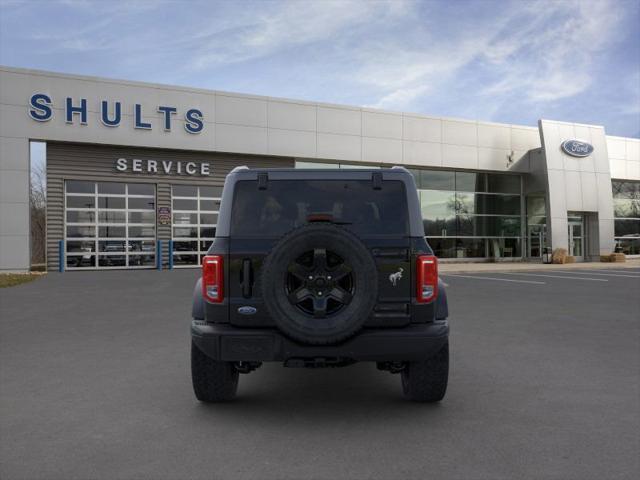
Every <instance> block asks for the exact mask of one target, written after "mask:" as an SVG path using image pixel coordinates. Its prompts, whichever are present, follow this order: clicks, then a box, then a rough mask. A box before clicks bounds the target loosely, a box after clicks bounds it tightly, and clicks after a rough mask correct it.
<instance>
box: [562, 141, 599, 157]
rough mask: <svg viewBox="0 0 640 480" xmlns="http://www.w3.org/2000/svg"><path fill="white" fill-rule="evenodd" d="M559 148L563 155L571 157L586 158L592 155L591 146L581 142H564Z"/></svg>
mask: <svg viewBox="0 0 640 480" xmlns="http://www.w3.org/2000/svg"><path fill="white" fill-rule="evenodd" d="M561 148H562V151H563V152H564V153H566V154H567V155H571V156H572V157H588V156H589V155H591V154H592V153H593V145H591V144H590V143H587V142H583V141H582V140H565V141H564V142H562V145H561Z"/></svg>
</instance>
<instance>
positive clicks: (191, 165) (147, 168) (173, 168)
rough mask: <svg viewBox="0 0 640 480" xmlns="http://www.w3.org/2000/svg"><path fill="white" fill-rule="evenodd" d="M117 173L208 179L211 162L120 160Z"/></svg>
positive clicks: (117, 163) (117, 162)
mask: <svg viewBox="0 0 640 480" xmlns="http://www.w3.org/2000/svg"><path fill="white" fill-rule="evenodd" d="M115 168H116V172H122V173H146V174H151V175H153V174H161V175H190V176H194V175H198V176H201V177H207V176H209V175H210V174H211V165H210V164H209V162H185V161H182V160H146V159H145V160H142V159H140V158H118V159H117V160H116V164H115Z"/></svg>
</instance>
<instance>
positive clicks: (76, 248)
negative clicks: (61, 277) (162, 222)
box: [65, 180, 156, 270]
mask: <svg viewBox="0 0 640 480" xmlns="http://www.w3.org/2000/svg"><path fill="white" fill-rule="evenodd" d="M155 205H156V192H155V185H153V184H144V183H117V182H87V181H79V180H67V181H66V182H65V257H66V260H65V261H66V268H67V269H70V270H73V269H90V268H153V267H154V266H155V256H156V254H155V251H156V216H155V215H156V209H155Z"/></svg>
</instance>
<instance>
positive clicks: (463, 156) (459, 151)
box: [442, 144, 478, 169]
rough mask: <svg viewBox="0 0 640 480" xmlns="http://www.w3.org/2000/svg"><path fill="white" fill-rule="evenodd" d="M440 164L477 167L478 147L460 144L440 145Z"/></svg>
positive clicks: (452, 166) (455, 166) (449, 166)
mask: <svg viewBox="0 0 640 480" xmlns="http://www.w3.org/2000/svg"><path fill="white" fill-rule="evenodd" d="M442 166H443V167H448V168H472V169H477V168H478V149H477V148H475V147H465V146H460V145H447V144H444V145H443V146H442Z"/></svg>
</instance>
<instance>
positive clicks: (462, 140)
mask: <svg viewBox="0 0 640 480" xmlns="http://www.w3.org/2000/svg"><path fill="white" fill-rule="evenodd" d="M442 141H443V142H444V143H448V144H450V145H468V146H474V147H475V146H476V145H478V125H477V124H476V123H475V122H464V121H457V120H444V121H443V122H442Z"/></svg>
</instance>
